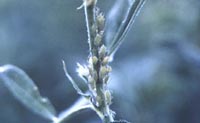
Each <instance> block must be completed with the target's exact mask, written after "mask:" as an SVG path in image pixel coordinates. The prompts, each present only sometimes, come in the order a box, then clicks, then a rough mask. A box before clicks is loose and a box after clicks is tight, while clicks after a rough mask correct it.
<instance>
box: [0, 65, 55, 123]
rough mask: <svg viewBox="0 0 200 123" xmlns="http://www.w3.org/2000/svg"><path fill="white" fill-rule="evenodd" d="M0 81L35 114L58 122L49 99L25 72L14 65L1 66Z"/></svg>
mask: <svg viewBox="0 0 200 123" xmlns="http://www.w3.org/2000/svg"><path fill="white" fill-rule="evenodd" d="M0 81H2V82H3V83H4V84H5V85H6V87H7V88H8V89H9V90H10V91H11V92H12V94H13V95H14V96H15V97H16V98H17V99H18V100H19V101H21V102H22V103H23V104H24V105H25V106H27V107H28V108H29V109H31V110H32V111H33V112H35V113H37V114H39V115H41V116H42V117H44V118H47V119H49V120H52V121H54V120H56V117H55V115H56V111H55V109H54V107H53V105H52V104H51V103H50V101H49V100H48V99H47V98H44V97H41V95H40V92H39V91H38V88H37V86H36V85H35V84H34V82H33V81H32V80H31V79H30V78H29V76H28V75H27V74H26V73H25V72H24V71H23V70H21V69H20V68H18V67H16V66H13V65H4V66H1V67H0Z"/></svg>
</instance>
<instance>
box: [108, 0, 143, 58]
mask: <svg viewBox="0 0 200 123" xmlns="http://www.w3.org/2000/svg"><path fill="white" fill-rule="evenodd" d="M145 1H146V0H135V2H133V4H132V5H131V7H130V9H129V11H128V13H127V15H126V17H125V19H124V21H123V22H122V23H121V26H120V27H119V29H118V32H117V33H116V35H115V36H114V39H113V41H112V42H111V44H110V45H109V55H113V54H114V53H115V52H116V50H117V49H118V48H119V46H120V45H121V44H122V42H123V39H124V38H125V36H126V34H127V32H128V31H129V29H130V27H131V26H132V24H133V23H134V21H135V19H136V17H137V15H138V13H139V12H140V10H141V8H142V7H143V5H144V3H145Z"/></svg>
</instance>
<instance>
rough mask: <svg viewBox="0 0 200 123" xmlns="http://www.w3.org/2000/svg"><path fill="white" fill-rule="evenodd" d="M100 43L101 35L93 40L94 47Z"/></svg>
mask: <svg viewBox="0 0 200 123" xmlns="http://www.w3.org/2000/svg"><path fill="white" fill-rule="evenodd" d="M101 41H102V35H101V34H97V35H96V37H95V39H94V44H95V45H96V46H99V45H100V44H101Z"/></svg>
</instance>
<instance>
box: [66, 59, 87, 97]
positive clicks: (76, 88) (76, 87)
mask: <svg viewBox="0 0 200 123" xmlns="http://www.w3.org/2000/svg"><path fill="white" fill-rule="evenodd" d="M62 63H63V69H64V72H65V75H66V77H67V78H68V79H69V81H70V82H71V83H72V85H73V87H74V89H75V90H76V91H77V93H78V94H80V95H82V96H84V97H86V98H89V97H90V95H88V94H85V93H83V91H82V90H81V89H80V88H79V87H78V85H77V84H76V82H75V81H74V79H73V78H72V77H71V76H70V75H69V73H68V71H67V69H66V64H65V62H64V61H63V60H62Z"/></svg>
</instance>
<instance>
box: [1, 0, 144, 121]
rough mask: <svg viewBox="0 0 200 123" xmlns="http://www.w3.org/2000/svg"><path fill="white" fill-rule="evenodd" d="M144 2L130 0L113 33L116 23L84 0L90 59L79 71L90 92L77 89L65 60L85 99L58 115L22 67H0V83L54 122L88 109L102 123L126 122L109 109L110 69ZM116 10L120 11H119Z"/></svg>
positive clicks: (78, 91)
mask: <svg viewBox="0 0 200 123" xmlns="http://www.w3.org/2000/svg"><path fill="white" fill-rule="evenodd" d="M124 2H125V1H124ZM144 3H145V0H134V1H131V0H130V1H129V4H128V5H129V6H128V7H129V9H128V11H127V13H126V15H125V18H124V19H123V21H122V22H121V24H120V26H119V27H118V28H117V30H116V31H114V32H116V33H113V29H112V28H109V23H111V21H114V20H113V19H110V20H109V19H108V20H106V19H105V17H104V14H103V13H102V12H101V11H100V9H99V8H98V7H97V0H83V4H82V6H81V7H79V9H81V8H83V9H84V13H85V19H86V27H87V34H88V44H89V56H88V60H87V63H88V64H87V65H80V64H78V68H77V72H78V74H79V76H80V77H81V78H82V79H83V81H84V82H85V83H86V85H87V87H88V91H87V92H83V91H82V90H81V88H79V87H78V85H77V83H76V82H75V81H74V80H73V78H72V77H71V76H70V75H69V74H68V72H67V69H66V65H65V63H64V61H63V68H64V72H65V74H66V76H67V77H68V79H69V80H70V82H71V83H72V85H73V87H74V89H75V90H76V91H77V93H78V94H79V95H80V96H82V98H84V99H81V101H79V103H76V105H74V106H72V107H71V108H69V109H66V110H65V111H63V112H61V113H60V114H58V115H57V113H56V111H55V109H54V107H53V105H52V104H51V102H50V101H49V100H48V99H47V98H44V97H42V96H41V95H40V93H39V91H38V88H37V86H36V85H35V84H34V82H33V81H32V80H31V79H30V78H29V77H28V75H27V74H26V73H25V72H24V71H23V70H21V69H20V68H18V67H16V66H13V65H4V66H2V67H0V80H1V81H2V82H4V83H5V85H6V86H7V87H8V89H9V90H10V91H11V92H12V94H13V95H14V96H15V97H16V98H17V99H18V100H20V101H21V102H22V103H23V104H24V105H25V106H27V107H28V108H29V109H31V110H32V111H33V112H35V113H37V114H39V115H40V116H42V117H44V118H47V119H49V120H51V121H52V122H53V123H61V122H65V121H67V120H68V119H70V118H71V117H72V116H74V115H75V114H76V113H78V112H80V111H81V110H85V109H92V110H93V111H95V112H96V113H97V115H98V116H99V117H100V119H101V120H102V122H103V123H115V122H121V123H122V122H127V121H123V120H121V121H116V120H115V119H114V115H115V113H114V111H112V110H111V109H110V105H111V103H112V94H111V92H110V90H109V89H108V87H107V86H108V81H109V73H110V72H111V70H112V68H111V67H110V66H109V62H111V61H112V59H113V58H112V57H113V56H114V53H115V52H116V51H117V49H118V48H119V46H120V45H121V43H122V42H123V39H124V37H125V36H126V34H127V32H128V30H129V29H130V27H131V25H132V24H133V22H134V20H135V18H136V17H137V15H138V13H139V11H140V9H141V8H142V6H143V5H144ZM118 6H120V4H119V5H118ZM114 9H116V8H114ZM115 11H116V12H117V10H115ZM113 18H115V17H113ZM105 26H106V28H105ZM105 32H106V33H105ZM108 35H109V36H110V35H111V38H106V36H108ZM106 39H107V40H106ZM105 42H108V43H107V44H106V43H105Z"/></svg>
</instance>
